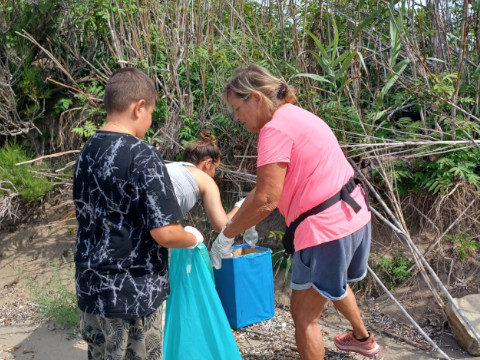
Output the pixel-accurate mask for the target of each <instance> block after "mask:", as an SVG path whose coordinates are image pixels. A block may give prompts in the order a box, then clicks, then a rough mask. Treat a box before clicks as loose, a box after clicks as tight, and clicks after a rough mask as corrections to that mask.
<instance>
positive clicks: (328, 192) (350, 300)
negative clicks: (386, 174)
mask: <svg viewBox="0 0 480 360" xmlns="http://www.w3.org/2000/svg"><path fill="white" fill-rule="evenodd" d="M224 98H225V100H226V101H227V103H228V104H229V106H230V107H231V108H232V109H233V112H234V120H235V121H238V122H240V123H242V124H243V125H244V126H245V128H246V129H247V131H250V132H256V133H259V138H258V144H257V151H258V159H257V186H256V188H255V189H254V190H252V191H251V192H250V194H249V195H248V196H247V198H246V200H245V202H244V203H243V205H242V206H241V208H240V209H239V211H238V212H237V214H236V215H235V216H234V217H233V218H232V220H231V222H229V223H228V224H227V226H226V227H224V228H223V230H222V232H221V233H220V235H219V236H218V237H217V239H216V240H215V242H214V243H213V245H212V249H211V258H212V263H213V265H214V266H215V267H216V268H220V267H221V259H222V258H225V257H230V256H231V245H232V244H233V240H234V238H235V236H236V235H239V234H241V233H242V232H243V231H245V230H246V229H248V228H250V227H252V226H253V225H256V224H258V223H259V222H260V221H261V220H263V219H264V218H265V217H267V216H268V215H269V214H270V213H271V212H272V211H273V210H274V209H275V208H277V207H278V209H279V210H280V212H281V213H282V215H283V216H284V217H285V221H286V224H287V226H288V229H287V232H286V234H287V235H290V237H289V238H290V240H291V242H290V243H289V242H288V241H285V238H284V244H285V245H286V246H285V248H286V250H288V251H287V252H291V253H293V259H292V282H291V287H292V297H291V313H292V317H293V320H294V323H295V339H296V342H297V348H298V351H299V353H300V357H301V358H302V359H316V360H318V359H323V357H324V355H325V349H324V345H323V337H322V333H321V330H320V326H319V324H318V321H319V319H320V316H321V314H322V311H323V308H324V306H325V304H326V303H327V301H328V300H331V301H333V304H334V305H335V307H336V308H337V309H338V310H339V311H340V312H341V313H342V314H343V315H344V316H345V317H346V318H347V319H348V320H349V321H350V323H351V325H352V332H351V333H348V334H344V335H337V336H335V339H334V342H335V345H336V346H337V347H338V348H339V349H341V350H344V351H352V352H357V353H360V354H362V355H364V356H369V357H373V356H374V355H375V354H376V353H378V351H379V350H380V346H379V345H378V344H377V343H376V342H375V340H374V338H373V335H371V334H369V333H368V331H367V329H366V328H365V325H364V323H363V321H362V318H361V315H360V311H359V309H358V306H357V302H356V299H355V295H354V294H353V292H352V290H351V289H350V287H349V286H348V282H353V281H359V280H361V279H363V278H364V277H365V275H366V273H367V260H368V254H369V251H370V241H371V227H370V220H371V213H370V211H369V210H368V206H367V203H366V197H365V193H364V191H363V188H362V186H361V185H360V184H357V183H356V182H355V181H354V180H353V175H354V171H353V169H352V167H351V166H350V164H349V163H348V161H347V159H346V158H345V156H344V154H343V152H342V150H341V148H340V146H339V144H338V141H337V139H336V137H335V135H334V134H333V132H332V131H331V129H330V128H329V127H328V125H327V124H326V123H325V122H324V121H322V120H321V119H320V118H319V117H317V116H316V115H314V114H312V113H311V112H309V111H306V110H304V109H302V108H300V107H298V106H295V105H293V103H294V102H295V101H296V97H295V92H294V89H292V88H291V87H290V86H289V85H287V84H286V83H285V82H284V81H283V80H282V79H279V78H276V77H274V76H273V75H272V74H271V73H269V72H268V71H267V70H266V69H264V68H263V67H261V66H258V65H250V66H248V67H244V68H240V69H237V70H236V72H235V74H234V76H233V77H232V78H231V79H230V81H229V82H228V84H227V85H226V86H225V88H224ZM307 212H308V213H307ZM302 214H303V216H302ZM297 219H298V220H297ZM295 220H297V221H295Z"/></svg>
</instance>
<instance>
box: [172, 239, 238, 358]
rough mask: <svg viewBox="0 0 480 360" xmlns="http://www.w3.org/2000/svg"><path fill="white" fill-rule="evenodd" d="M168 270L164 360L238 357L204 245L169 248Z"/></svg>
mask: <svg viewBox="0 0 480 360" xmlns="http://www.w3.org/2000/svg"><path fill="white" fill-rule="evenodd" d="M169 272H170V295H169V297H168V299H167V309H166V317H165V330H164V340H163V359H164V360H184V359H185V360H186V359H195V360H223V359H224V360H235V359H241V358H242V357H241V356H240V352H239V350H238V347H237V344H236V343H235V339H234V337H233V334H232V330H231V329H230V324H229V323H228V320H227V316H226V315H225V311H224V310H223V307H222V303H221V302H220V299H219V297H218V294H217V291H216V289H215V284H214V280H213V271H212V265H211V262H210V257H209V256H208V251H207V248H206V247H205V245H204V244H201V245H199V246H197V247H196V248H194V249H172V250H171V254H170V270H169Z"/></svg>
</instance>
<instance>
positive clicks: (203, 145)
mask: <svg viewBox="0 0 480 360" xmlns="http://www.w3.org/2000/svg"><path fill="white" fill-rule="evenodd" d="M199 137H200V140H195V141H192V142H190V143H188V144H187V146H185V151H184V153H183V161H187V162H190V163H192V164H195V165H197V164H198V163H200V162H201V161H203V160H205V159H212V160H213V161H218V160H220V159H221V156H222V154H221V152H220V148H219V147H218V144H217V138H216V137H215V135H213V134H212V132H211V131H209V130H203V131H201V132H200V134H199Z"/></svg>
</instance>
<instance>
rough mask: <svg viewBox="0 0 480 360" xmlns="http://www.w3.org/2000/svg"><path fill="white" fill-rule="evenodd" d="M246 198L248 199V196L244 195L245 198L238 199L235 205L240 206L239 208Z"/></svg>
mask: <svg viewBox="0 0 480 360" xmlns="http://www.w3.org/2000/svg"><path fill="white" fill-rule="evenodd" d="M245 199H246V197H244V198H243V199H240V200H238V201H237V202H236V203H235V205H234V206H233V207H238V208H239V207H240V206H242V204H243V202H244V201H245Z"/></svg>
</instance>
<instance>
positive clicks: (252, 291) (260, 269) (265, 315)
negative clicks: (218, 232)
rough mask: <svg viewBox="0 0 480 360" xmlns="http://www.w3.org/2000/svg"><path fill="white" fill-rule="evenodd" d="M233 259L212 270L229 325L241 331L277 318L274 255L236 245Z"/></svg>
mask: <svg viewBox="0 0 480 360" xmlns="http://www.w3.org/2000/svg"><path fill="white" fill-rule="evenodd" d="M232 248H233V250H234V257H233V258H230V259H222V267H221V269H220V270H216V269H213V274H214V276H215V285H216V288H217V292H218V296H219V298H220V301H221V302H222V306H223V308H224V310H225V314H226V315H227V319H228V322H229V323H230V326H231V327H232V328H233V329H238V328H242V327H245V326H248V325H251V324H254V323H257V322H260V321H264V320H268V319H271V318H272V317H273V316H274V315H275V301H274V290H273V269H272V251H271V250H270V249H268V248H264V247H261V246H256V247H255V248H254V249H251V248H250V246H249V245H247V244H242V245H234V246H233V247H232Z"/></svg>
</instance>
